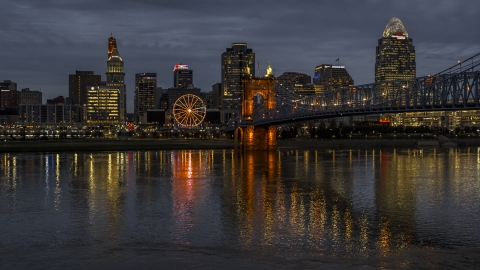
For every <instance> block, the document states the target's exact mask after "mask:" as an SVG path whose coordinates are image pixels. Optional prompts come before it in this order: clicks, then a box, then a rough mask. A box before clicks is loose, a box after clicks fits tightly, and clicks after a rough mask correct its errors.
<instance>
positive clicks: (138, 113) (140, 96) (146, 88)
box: [134, 73, 157, 123]
mask: <svg viewBox="0 0 480 270" xmlns="http://www.w3.org/2000/svg"><path fill="white" fill-rule="evenodd" d="M156 91H157V73H137V74H135V105H134V117H135V118H134V119H135V122H137V123H144V122H145V121H146V118H145V117H146V112H147V110H153V109H156V108H157V106H156V104H155V92H156ZM144 118H145V119H144Z"/></svg>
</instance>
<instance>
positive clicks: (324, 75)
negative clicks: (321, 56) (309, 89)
mask: <svg viewBox="0 0 480 270" xmlns="http://www.w3.org/2000/svg"><path fill="white" fill-rule="evenodd" d="M313 84H314V85H315V92H317V93H323V92H328V91H332V90H336V89H341V88H348V87H350V86H353V85H354V82H353V79H352V77H351V76H350V74H349V73H348V71H347V69H346V68H345V66H333V65H331V64H322V65H318V66H317V67H316V68H315V72H314V77H313Z"/></svg>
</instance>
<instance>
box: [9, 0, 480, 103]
mask: <svg viewBox="0 0 480 270" xmlns="http://www.w3.org/2000/svg"><path fill="white" fill-rule="evenodd" d="M479 10H480V1H478V0H461V1H451V0H448V1H443V0H423V1H418V0H402V1H400V0H398V1H386V0H378V1H377V0H364V1H360V0H338V1H323V0H297V1H293V0H289V1H287V0H242V1H226V0H202V1H198V0H184V1H175V0H168V1H167V0H135V1H133V0H115V1H113V0H75V1H73V0H2V3H1V4H0V25H1V26H0V80H1V81H3V80H12V81H14V82H17V84H18V88H19V90H20V89H21V88H27V87H28V88H30V89H31V90H40V89H41V91H42V92H43V99H44V101H45V100H46V99H47V98H53V97H56V96H58V95H63V96H68V75H69V74H74V73H75V70H91V71H94V72H95V74H100V75H102V80H105V72H106V61H107V44H108V43H107V40H108V37H109V36H110V33H113V35H114V37H115V38H116V39H117V44H118V50H119V52H120V54H121V55H122V58H123V60H124V62H125V73H126V76H125V77H126V78H125V79H126V84H127V100H128V101H127V104H128V111H129V112H133V97H134V89H135V86H134V81H135V73H140V72H156V73H157V77H158V86H159V87H163V88H168V87H172V86H173V73H172V68H173V66H174V64H176V63H180V62H183V63H185V64H188V65H189V66H190V68H191V69H193V74H194V84H195V86H196V87H200V88H201V89H202V91H210V90H211V86H212V85H213V84H214V83H216V82H220V77H221V75H220V63H221V59H220V56H221V54H222V52H224V51H225V48H227V47H230V46H231V43H233V42H246V43H247V44H248V47H249V48H252V49H253V51H254V52H255V54H256V62H257V63H259V64H260V73H259V72H258V71H257V75H263V74H265V68H266V65H267V63H268V62H269V61H270V62H271V65H272V68H274V69H275V75H277V76H278V75H280V74H282V73H283V72H285V71H298V72H302V73H307V74H309V75H310V76H312V77H313V70H314V68H315V66H317V65H319V64H335V60H336V59H337V58H340V65H345V66H346V68H347V70H348V71H349V73H350V75H351V76H352V77H353V79H354V80H355V84H356V85H359V84H366V83H371V82H373V81H374V67H375V47H376V45H377V42H378V39H379V38H380V37H381V35H382V32H383V29H384V28H385V26H386V24H387V23H388V21H389V20H390V19H391V18H392V17H398V18H400V20H402V22H403V24H404V25H405V27H406V29H407V31H408V33H409V36H410V37H411V38H413V43H414V45H415V49H416V62H417V76H423V75H428V74H433V73H435V72H438V71H441V70H443V69H444V68H447V67H449V66H451V65H454V64H455V63H456V62H457V61H458V60H462V59H465V58H467V57H469V56H471V55H473V54H475V53H477V52H480V32H479V29H478V27H480V16H479V14H480V13H479Z"/></svg>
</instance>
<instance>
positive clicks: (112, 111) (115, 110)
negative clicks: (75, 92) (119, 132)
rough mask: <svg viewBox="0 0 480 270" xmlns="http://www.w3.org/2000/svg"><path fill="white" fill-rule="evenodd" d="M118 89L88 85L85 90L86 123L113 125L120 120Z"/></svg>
mask: <svg viewBox="0 0 480 270" xmlns="http://www.w3.org/2000/svg"><path fill="white" fill-rule="evenodd" d="M119 98H120V91H119V90H118V89H117V88H111V87H108V86H96V87H93V86H92V87H90V89H88V92H87V100H88V103H87V112H86V113H85V116H86V120H87V123H97V124H107V125H114V124H118V123H119V121H120V99H119Z"/></svg>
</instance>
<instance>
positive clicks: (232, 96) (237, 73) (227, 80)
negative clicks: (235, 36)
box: [221, 43, 255, 122]
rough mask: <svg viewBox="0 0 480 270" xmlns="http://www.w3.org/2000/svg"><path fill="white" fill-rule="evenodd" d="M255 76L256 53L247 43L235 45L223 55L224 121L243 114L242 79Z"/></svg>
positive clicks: (222, 95)
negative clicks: (248, 75) (247, 75)
mask: <svg viewBox="0 0 480 270" xmlns="http://www.w3.org/2000/svg"><path fill="white" fill-rule="evenodd" d="M246 74H251V75H252V76H255V53H253V50H252V49H249V48H247V44H246V43H233V44H232V47H231V48H227V49H226V51H225V52H224V53H222V94H221V97H222V117H221V118H222V121H223V122H227V121H228V120H229V119H231V118H236V117H237V116H239V115H240V113H241V94H242V77H243V76H245V75H246Z"/></svg>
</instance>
